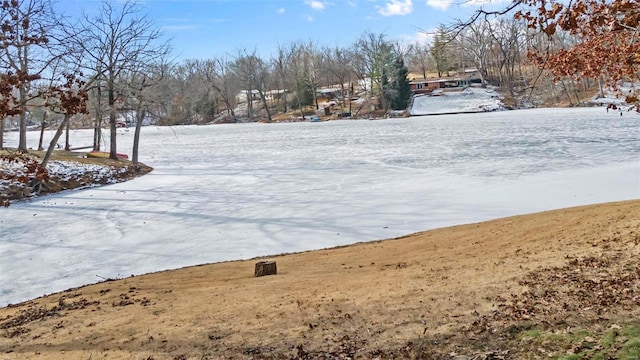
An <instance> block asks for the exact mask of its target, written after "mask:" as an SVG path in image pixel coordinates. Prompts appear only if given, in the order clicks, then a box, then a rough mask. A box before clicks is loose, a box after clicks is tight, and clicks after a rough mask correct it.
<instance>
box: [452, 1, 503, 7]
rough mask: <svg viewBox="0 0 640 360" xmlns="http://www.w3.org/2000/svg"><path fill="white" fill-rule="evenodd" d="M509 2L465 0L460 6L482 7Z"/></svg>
mask: <svg viewBox="0 0 640 360" xmlns="http://www.w3.org/2000/svg"><path fill="white" fill-rule="evenodd" d="M506 2H509V0H467V1H463V2H462V3H461V5H462V6H482V5H487V4H500V3H506Z"/></svg>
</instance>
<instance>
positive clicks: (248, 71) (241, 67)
mask: <svg viewBox="0 0 640 360" xmlns="http://www.w3.org/2000/svg"><path fill="white" fill-rule="evenodd" d="M231 69H232V70H233V72H234V73H235V75H236V76H237V77H238V79H239V80H240V83H241V84H242V86H243V88H244V89H243V91H245V93H246V96H247V117H248V118H249V120H253V118H254V116H255V114H254V107H253V101H254V99H253V96H254V94H255V93H257V94H258V96H259V97H260V100H261V101H262V104H263V107H264V111H265V112H266V114H267V120H268V121H269V122H270V121H271V111H270V110H269V104H268V102H267V99H266V91H267V89H268V79H269V71H268V68H267V64H266V63H265V61H264V60H262V59H261V58H260V57H258V56H257V55H256V50H255V49H254V50H253V51H251V52H248V51H247V50H246V49H245V50H242V51H240V52H238V55H237V56H236V58H235V60H234V62H233V63H232V64H231Z"/></svg>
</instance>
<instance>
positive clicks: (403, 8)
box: [378, 0, 413, 16]
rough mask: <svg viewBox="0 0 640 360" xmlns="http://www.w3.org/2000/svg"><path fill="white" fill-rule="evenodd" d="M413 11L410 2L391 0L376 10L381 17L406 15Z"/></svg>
mask: <svg viewBox="0 0 640 360" xmlns="http://www.w3.org/2000/svg"><path fill="white" fill-rule="evenodd" d="M412 11H413V1H412V0H391V2H388V3H386V4H385V6H384V7H383V8H380V9H379V10H378V13H379V14H380V15H382V16H394V15H407V14H410V13H411V12H412Z"/></svg>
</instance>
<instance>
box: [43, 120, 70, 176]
mask: <svg viewBox="0 0 640 360" xmlns="http://www.w3.org/2000/svg"><path fill="white" fill-rule="evenodd" d="M70 118H71V115H65V116H64V120H62V122H61V123H60V125H59V126H58V130H56V133H55V135H53V139H51V142H49V147H48V148H47V153H46V154H45V155H44V158H43V159H42V163H40V165H42V167H45V168H46V167H47V163H48V162H49V159H50V158H51V154H52V153H53V149H55V147H56V144H57V143H58V140H59V139H60V136H61V135H62V131H63V130H64V128H65V126H66V125H67V123H68V122H69V119H70Z"/></svg>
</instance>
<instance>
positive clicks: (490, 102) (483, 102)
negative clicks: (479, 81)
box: [409, 87, 504, 115]
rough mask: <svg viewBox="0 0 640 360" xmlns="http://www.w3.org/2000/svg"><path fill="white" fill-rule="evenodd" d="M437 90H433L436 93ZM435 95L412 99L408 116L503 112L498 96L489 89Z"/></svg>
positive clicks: (470, 89)
mask: <svg viewBox="0 0 640 360" xmlns="http://www.w3.org/2000/svg"><path fill="white" fill-rule="evenodd" d="M436 91H438V90H434V92H436ZM435 95H437V96H429V95H421V96H416V97H414V100H413V106H412V107H411V110H410V111H409V114H410V115H440V114H455V113H469V112H487V111H498V110H504V107H503V106H502V101H501V97H500V95H499V94H498V93H497V92H496V91H495V90H494V89H491V88H487V89H483V88H471V87H468V88H466V89H464V90H462V91H453V92H449V91H441V90H440V91H439V92H438V93H436V94H435Z"/></svg>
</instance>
